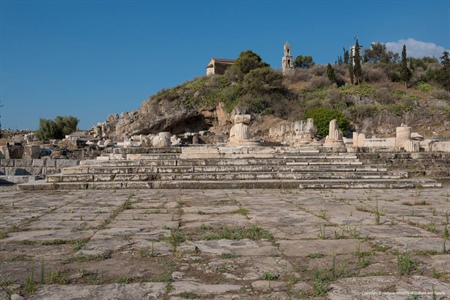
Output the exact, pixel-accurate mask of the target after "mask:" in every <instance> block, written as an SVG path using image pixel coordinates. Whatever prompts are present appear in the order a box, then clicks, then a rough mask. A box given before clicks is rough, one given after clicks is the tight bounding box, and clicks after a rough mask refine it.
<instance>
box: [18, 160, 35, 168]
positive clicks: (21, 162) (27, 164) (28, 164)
mask: <svg viewBox="0 0 450 300" xmlns="http://www.w3.org/2000/svg"><path fill="white" fill-rule="evenodd" d="M32 164H33V160H32V159H31V158H29V159H15V160H14V166H15V167H16V168H26V167H31V166H32Z"/></svg>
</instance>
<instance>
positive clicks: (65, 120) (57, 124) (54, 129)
mask: <svg viewBox="0 0 450 300" xmlns="http://www.w3.org/2000/svg"><path fill="white" fill-rule="evenodd" d="M78 122H79V120H78V119H77V118H75V117H73V116H64V117H62V116H57V117H56V118H55V120H50V119H42V118H41V119H39V129H38V130H37V131H36V133H35V135H36V138H37V139H39V140H41V141H48V140H50V139H63V138H64V137H65V136H66V135H68V134H71V133H72V132H75V131H76V130H77V126H78Z"/></svg>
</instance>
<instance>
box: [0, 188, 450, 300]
mask: <svg viewBox="0 0 450 300" xmlns="http://www.w3.org/2000/svg"><path fill="white" fill-rule="evenodd" d="M449 194H450V187H445V188H443V189H420V190H343V189H340V190H326V191H317V190H314V191H313V190H308V191H305V190H294V189H280V190H219V189H217V190H117V191H113V190H112V191H108V192H105V191H96V190H92V191H89V192H86V191H68V192H21V191H16V190H14V189H12V188H5V187H2V188H1V193H0V215H1V218H0V231H1V235H0V278H1V281H0V296H2V295H6V296H8V295H12V294H20V295H22V296H25V297H26V298H30V297H31V299H75V297H76V299H186V298H189V297H191V298H192V297H196V298H197V299H266V298H272V299H301V298H314V297H316V298H317V299H325V298H328V299H370V297H372V299H402V300H403V299H407V297H408V296H411V297H412V296H413V295H412V294H410V295H406V294H405V293H406V292H413V291H415V292H422V293H428V292H430V291H432V288H433V286H434V289H435V291H436V293H440V294H437V295H438V296H440V297H441V298H437V299H446V298H445V297H447V298H448V296H449V295H450V290H449V283H450V273H449V270H450V253H449V251H448V249H450V241H449V240H448V239H444V236H445V234H446V233H445V232H446V230H448V221H449V220H448V218H449V217H448V212H447V211H448V207H449V205H450V204H449V203H450V202H449V201H450V198H449ZM444 247H445V248H444ZM405 255H408V257H409V259H410V261H411V264H410V266H411V268H410V269H408V270H407V271H405V272H404V273H403V276H400V273H399V272H400V271H399V270H400V269H399V261H398V259H399V257H405ZM31 274H33V280H34V281H35V286H34V288H33V290H30V286H29V282H30V276H31ZM41 274H44V278H43V279H42V278H41ZM27 280H28V281H27ZM27 282H28V285H27ZM365 292H377V294H376V295H375V294H370V295H369V294H364V293H365ZM388 292H391V293H390V294H389V293H388ZM393 292H398V293H397V294H394V293H393ZM400 293H403V294H400ZM427 296H428V298H430V295H427Z"/></svg>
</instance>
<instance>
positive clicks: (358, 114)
mask: <svg viewBox="0 0 450 300" xmlns="http://www.w3.org/2000/svg"><path fill="white" fill-rule="evenodd" d="M349 111H350V113H351V115H352V118H355V119H359V120H362V119H365V118H369V117H372V116H374V115H375V114H376V113H377V112H378V108H377V106H376V105H374V104H360V105H354V106H352V107H350V108H349Z"/></svg>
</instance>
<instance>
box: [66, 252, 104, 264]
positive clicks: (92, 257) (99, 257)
mask: <svg viewBox="0 0 450 300" xmlns="http://www.w3.org/2000/svg"><path fill="white" fill-rule="evenodd" d="M109 258H111V253H109V252H107V253H102V254H99V255H84V254H80V255H77V256H74V257H71V258H70V259H68V262H69V263H74V262H86V261H102V260H105V259H109Z"/></svg>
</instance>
